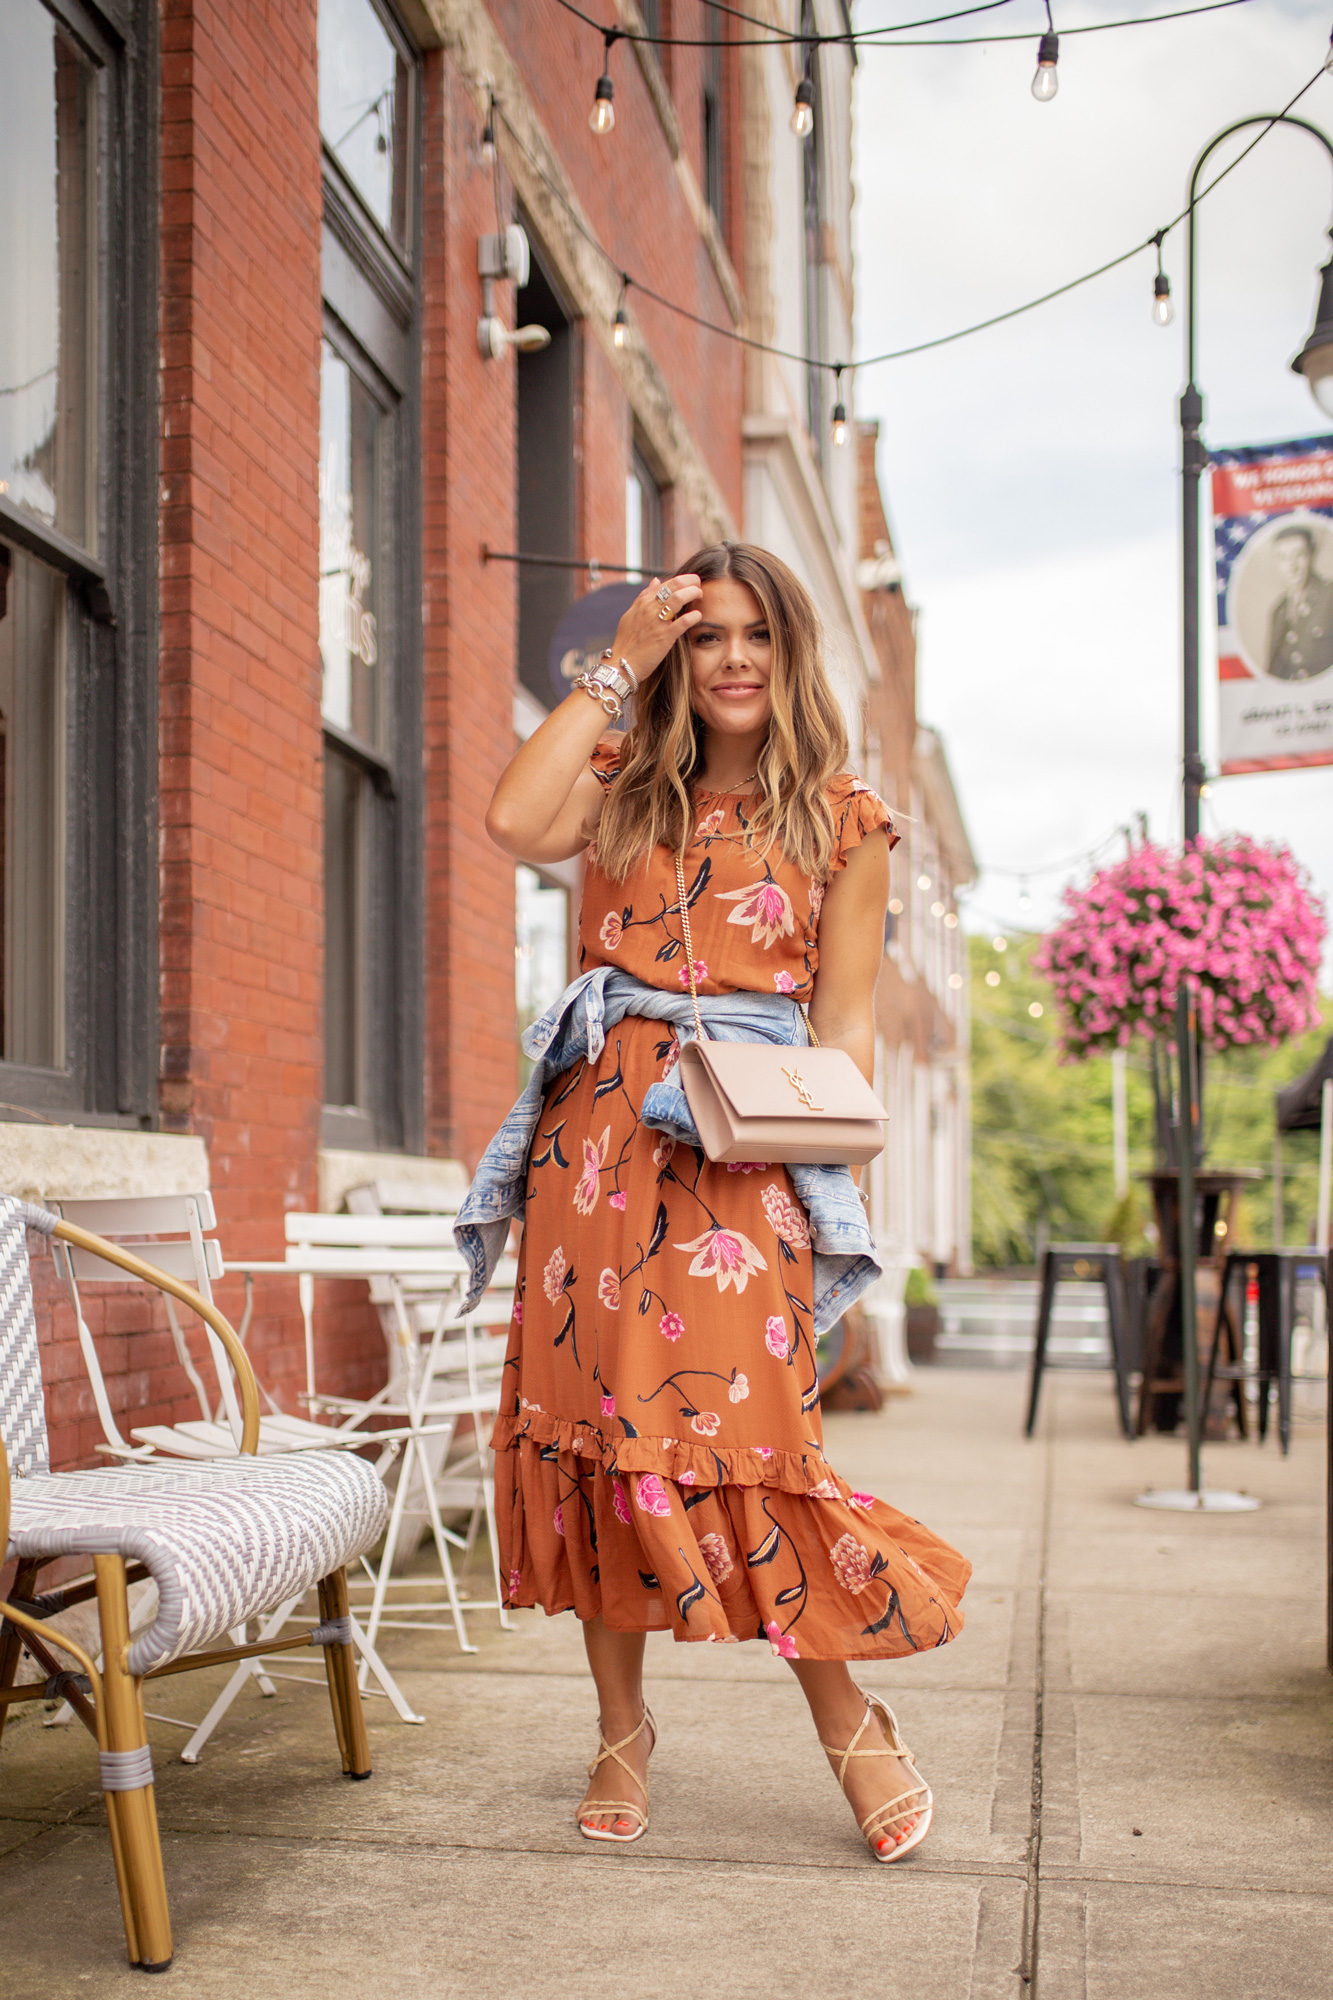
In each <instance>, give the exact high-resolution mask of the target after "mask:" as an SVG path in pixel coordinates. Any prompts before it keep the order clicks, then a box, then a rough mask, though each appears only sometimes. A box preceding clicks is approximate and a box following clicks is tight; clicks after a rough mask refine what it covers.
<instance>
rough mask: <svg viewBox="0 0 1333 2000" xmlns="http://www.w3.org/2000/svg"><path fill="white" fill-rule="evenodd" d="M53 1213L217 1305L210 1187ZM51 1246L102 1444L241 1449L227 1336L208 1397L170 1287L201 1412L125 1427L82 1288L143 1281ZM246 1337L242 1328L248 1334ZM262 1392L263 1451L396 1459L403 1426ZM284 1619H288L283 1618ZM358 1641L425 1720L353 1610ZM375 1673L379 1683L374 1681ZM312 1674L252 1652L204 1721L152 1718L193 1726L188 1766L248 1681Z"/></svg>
mask: <svg viewBox="0 0 1333 2000" xmlns="http://www.w3.org/2000/svg"><path fill="white" fill-rule="evenodd" d="M51 1212H52V1213H53V1214H56V1215H58V1216H59V1217H60V1218H61V1220H62V1221H65V1222H69V1223H72V1224H74V1226H75V1227H76V1228H78V1229H81V1230H87V1231H90V1232H92V1233H93V1234H94V1235H97V1236H100V1237H103V1238H106V1239H108V1240H111V1241H113V1242H115V1243H116V1245H117V1247H118V1248H120V1249H121V1250H124V1251H127V1252H129V1253H130V1254H131V1255H132V1256H134V1257H138V1258H141V1259H142V1260H143V1261H144V1262H145V1263H148V1264H151V1265H152V1266H153V1267H154V1269H155V1270H158V1271H164V1272H166V1273H167V1275H168V1276H169V1277H172V1278H177V1279H179V1280H181V1282H182V1283H184V1284H187V1285H190V1286H192V1287H193V1289H194V1290H195V1291H197V1292H198V1293H199V1294H200V1296H201V1297H202V1298H203V1299H205V1300H206V1301H207V1303H208V1304H209V1305H212V1304H213V1284H214V1282H215V1281H216V1280H217V1279H219V1278H221V1277H223V1276H224V1275H225V1269H226V1267H225V1265H224V1262H223V1256H222V1247H221V1245H220V1243H219V1242H218V1240H217V1236H216V1233H215V1232H216V1229H217V1216H216V1213H215V1211H214V1208H213V1199H212V1196H211V1195H210V1194H209V1192H208V1190H207V1189H206V1188H205V1189H200V1190H198V1191H197V1192H195V1193H193V1194H173V1195H144V1196H119V1195H106V1196H97V1197H93V1198H89V1199H86V1200H78V1201H73V1200H68V1201H64V1200H62V1201H53V1202H52V1203H51ZM53 1254H54V1257H55V1262H56V1267H57V1270H58V1271H59V1273H60V1275H61V1277H62V1278H63V1280H64V1283H65V1287H66V1290H67V1291H68V1293H69V1297H70V1301H71V1303H72V1305H73V1307H74V1312H75V1317H76V1320H77V1324H78V1336H79V1346H80V1349H81V1351H82V1354H83V1360H84V1366H85V1368H86V1370H87V1374H88V1381H89V1386H90V1387H91V1389H92V1393H93V1402H94V1405H95V1407H96V1410H97V1415H98V1419H99V1422H100V1423H101V1426H102V1432H103V1440H104V1441H103V1443H102V1444H101V1445H100V1446H99V1447H98V1449H99V1451H102V1452H104V1453H106V1454H107V1455H108V1456H109V1457H112V1458H115V1459H120V1460H125V1461H131V1462H134V1461H137V1462H141V1463H146V1462H149V1461H151V1460H153V1459H157V1458H170V1459H189V1460H194V1461H197V1462H200V1463H207V1462H210V1461H212V1460H216V1459H227V1458H233V1457H235V1455H236V1453H237V1452H238V1451H239V1450H240V1441H241V1411H240V1407H239V1404H238V1402H237V1397H236V1388H235V1383H234V1379H233V1375H232V1370H231V1366H230V1364H229V1363H228V1361H227V1358H226V1355H225V1353H224V1350H223V1347H222V1344H221V1342H220V1340H219V1338H218V1336H217V1334H216V1333H215V1332H214V1331H213V1330H212V1328H211V1327H209V1326H207V1325H205V1328H204V1331H205V1335H206V1337H207V1341H208V1346H209V1351H210V1354H211V1359H212V1364H213V1374H214V1377H215V1381H216V1385H217V1389H216V1394H215V1397H214V1398H213V1399H212V1400H210V1397H209V1395H208V1391H207V1389H206V1388H205V1385H204V1380H203V1377H202V1376H201V1375H200V1373H199V1371H198V1369H197V1368H196V1366H195V1363H194V1359H193V1357H192V1355H191V1353H190V1348H189V1344H188V1342H187V1340H186V1337H185V1332H184V1330H183V1328H182V1326H181V1322H180V1317H179V1314H178V1312H177V1308H176V1301H175V1300H174V1299H173V1298H172V1297H171V1295H170V1294H169V1293H167V1294H163V1297H164V1302H165V1305H166V1311H167V1318H168V1322H169V1324H170V1327H171V1335H172V1341H173V1344H174V1346H175V1349H176V1354H177V1357H178V1359H179V1361H180V1363H181V1366H182V1368H183V1369H184V1371H185V1374H186V1376H187V1378H188V1380H189V1382H190V1385H191V1387H192V1388H193V1390H194V1393H195V1397H196V1400H197V1402H198V1405H199V1412H200V1414H199V1417H198V1418H197V1419H188V1420H185V1421H183V1422H180V1423H176V1424H141V1425H137V1426H135V1427H134V1428H132V1429H131V1431H130V1440H131V1441H127V1440H126V1439H125V1437H124V1436H123V1435H122V1433H121V1430H120V1428H119V1426H118V1425H117V1423H116V1419H115V1416H114V1414H113V1412H112V1409H111V1401H110V1397H109V1396H108V1394H107V1388H106V1382H105V1379H104V1377H103V1374H102V1368H101V1363H100V1360H99V1358H98V1353H97V1343H96V1341H95V1339H94V1337H93V1335H92V1333H91V1332H90V1330H89V1327H88V1322H87V1319H86V1317H85V1314H84V1309H83V1300H82V1298H81V1296H80V1292H79V1286H80V1282H82V1283H83V1284H85V1285H86V1284H98V1285H122V1284H125V1285H128V1284H137V1283H139V1282H140V1280H139V1279H138V1278H137V1277H136V1276H135V1275H134V1274H133V1273H132V1272H131V1271H129V1270H127V1269H125V1268H124V1267H122V1266H120V1265H117V1264H112V1263H109V1262H108V1261H107V1259H106V1258H105V1257H101V1256H98V1255H97V1254H96V1253H95V1252H94V1251H93V1250H91V1249H86V1248H81V1247H79V1246H77V1245H75V1244H71V1243H64V1242H60V1241H57V1242H56V1243H55V1244H54V1250H53ZM242 1339H243V1335H242ZM260 1394H261V1395H263V1396H264V1397H265V1400H266V1401H267V1403H268V1405H269V1414H268V1415H266V1416H262V1417H261V1418H260V1420H259V1440H258V1451H259V1455H260V1456H261V1457H268V1456H271V1455H273V1454H275V1453H278V1452H291V1451H312V1450H313V1451H328V1450H332V1449H340V1450H347V1449H353V1450H354V1449H357V1448H358V1447H364V1446H366V1445H370V1446H373V1447H375V1448H376V1449H377V1450H378V1451H379V1453H380V1461H379V1463H378V1465H377V1467H376V1469H377V1470H378V1471H379V1472H380V1474H381V1477H382V1476H383V1474H384V1472H385V1471H386V1470H387V1468H388V1465H389V1463H390V1462H391V1461H392V1458H393V1456H394V1453H395V1451H396V1449H397V1445H398V1443H399V1442H400V1440H401V1437H402V1435H403V1434H402V1433H398V1434H395V1433H394V1432H392V1431H374V1432H371V1433H369V1434H367V1435H358V1434H357V1431H356V1427H355V1425H354V1424H351V1425H344V1426H334V1425H331V1424H318V1423H312V1422H311V1421H310V1420H309V1419H308V1418H305V1417H295V1416H288V1415H287V1414H286V1413H285V1412H284V1411H282V1410H280V1409H279V1407H278V1405H277V1404H276V1403H275V1402H274V1400H273V1398H272V1397H271V1396H269V1395H268V1394H267V1392H266V1391H265V1390H263V1389H262V1387H261V1388H260ZM298 1603H299V1600H296V1599H294V1600H291V1601H290V1603H289V1604H287V1605H284V1607H283V1608H284V1610H285V1611H287V1613H288V1615H289V1616H292V1615H295V1611H296V1607H297V1604H298ZM285 1622H286V1620H285V1619H284V1620H282V1621H280V1623H285ZM352 1623H353V1640H354V1643H355V1644H356V1647H357V1650H358V1652H359V1654H360V1661H361V1665H362V1666H363V1667H364V1669H365V1679H364V1681H363V1683H362V1686H363V1690H365V1691H368V1692H371V1693H376V1692H378V1693H382V1694H383V1695H384V1696H386V1697H387V1699H388V1700H389V1701H390V1702H391V1704H392V1705H393V1707H394V1709H395V1711H396V1713H397V1714H398V1715H399V1717H400V1718H401V1719H402V1720H403V1721H404V1722H420V1721H421V1717H420V1716H419V1715H417V1714H416V1712H415V1710H414V1709H413V1708H412V1707H411V1706H410V1704H409V1703H408V1701H407V1700H406V1698H405V1697H404V1695H403V1693H402V1691H401V1689H400V1688H399V1687H398V1685H397V1683H396V1681H394V1679H393V1677H392V1675H391V1674H390V1673H389V1671H388V1669H387V1668H386V1667H385V1665H384V1662H383V1661H382V1660H381V1659H380V1658H379V1655H378V1654H377V1652H376V1651H375V1648H374V1646H373V1644H372V1643H371V1641H370V1639H369V1638H368V1637H367V1634H366V1631H365V1628H364V1625H363V1624H362V1622H361V1620H360V1619H358V1618H356V1617H353V1621H352ZM279 1629H280V1624H278V1625H275V1624H274V1621H273V1617H272V1615H270V1617H269V1618H268V1620H267V1621H266V1626H265V1630H266V1632H267V1633H268V1634H269V1636H271V1635H272V1632H276V1631H277V1630H279ZM244 1641H245V1634H244V1633H239V1634H238V1633H233V1634H232V1643H233V1644H234V1645H240V1644H243V1643H244ZM372 1676H373V1678H374V1680H375V1681H376V1682H377V1683H378V1687H377V1688H372V1687H371V1686H370V1680H371V1677H372ZM275 1678H276V1679H279V1680H294V1681H298V1682H306V1683H309V1684H310V1685H312V1686H322V1685H323V1683H322V1682H320V1681H317V1680H316V1679H315V1678H314V1677H313V1676H312V1675H308V1674H293V1673H287V1672H284V1671H282V1670H280V1669H278V1668H276V1667H273V1666H271V1665H268V1664H267V1663H266V1662H265V1661H264V1660H263V1658H262V1657H260V1656H258V1655H252V1656H250V1657H248V1658H247V1659H245V1660H244V1661H243V1662H242V1663H241V1664H240V1665H238V1667H237V1668H236V1671H235V1673H234V1674H233V1675H232V1677H231V1680H230V1682H229V1683H228V1685H227V1687H226V1688H225V1689H224V1690H223V1693H222V1694H221V1695H219V1697H218V1699H217V1700H216V1701H215V1702H214V1703H213V1704H212V1706H211V1708H210V1709H209V1710H208V1713H207V1714H206V1715H205V1716H204V1718H203V1720H202V1721H200V1722H198V1723H195V1722H192V1721H187V1720H185V1719H184V1718H182V1717H180V1716H174V1715H166V1714H163V1713H161V1712H159V1711H156V1710H154V1711H150V1713H151V1714H152V1717H153V1720H154V1721H156V1722H165V1723H167V1724H169V1725H170V1726H171V1727H173V1728H176V1729H184V1730H186V1731H188V1732H189V1740H188V1742H187V1743H186V1745H185V1748H184V1749H183V1750H182V1751H181V1760H182V1762H184V1763H186V1764H193V1763H197V1761H198V1758H199V1753H200V1751H201V1750H202V1749H203V1746H204V1744H205V1743H206V1742H207V1741H208V1739H209V1737H210V1736H211V1735H212V1733H213V1731H214V1730H215V1729H216V1728H217V1725H218V1723H219V1722H220V1721H221V1720H222V1717H223V1716H224V1715H225V1714H226V1712H227V1710H228V1709H229V1708H230V1706H231V1704H232V1702H233V1701H234V1700H235V1699H236V1697H237V1695H239V1694H240V1693H241V1691H242V1689H243V1688H244V1687H246V1686H247V1684H248V1683H249V1682H251V1681H253V1682H254V1683H255V1684H256V1686H257V1687H258V1690H259V1692H260V1693H261V1694H262V1695H274V1694H276V1693H277V1689H276V1688H275V1687H274V1685H273V1682H274V1679H275ZM73 1720H74V1711H73V1709H72V1708H71V1706H70V1704H69V1703H68V1702H66V1703H64V1704H63V1705H62V1707H61V1708H60V1709H59V1710H58V1711H57V1713H56V1715H55V1716H54V1717H53V1718H52V1721H53V1722H54V1723H59V1724H65V1723H69V1722H72V1721H73Z"/></svg>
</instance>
